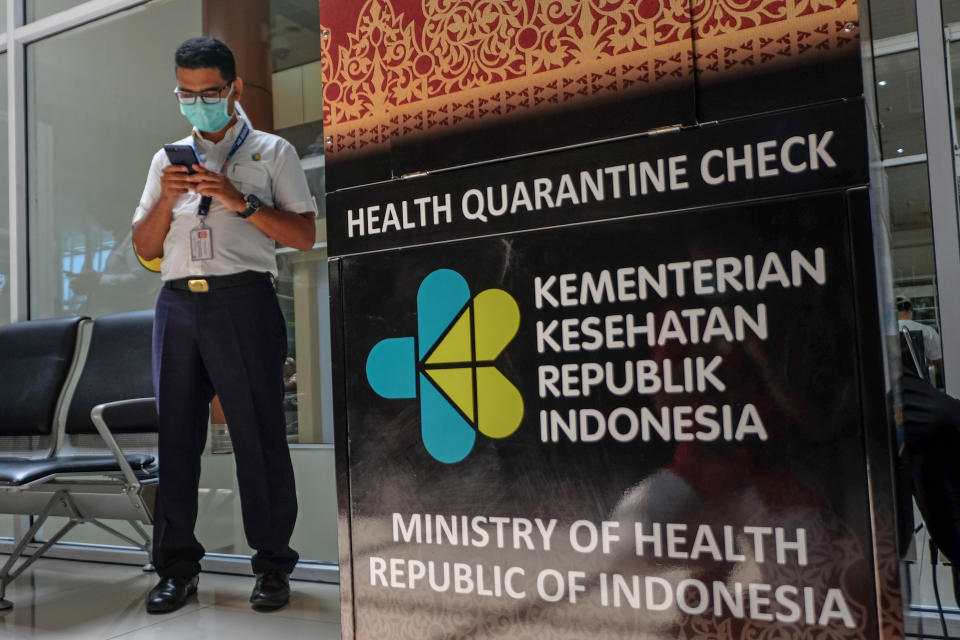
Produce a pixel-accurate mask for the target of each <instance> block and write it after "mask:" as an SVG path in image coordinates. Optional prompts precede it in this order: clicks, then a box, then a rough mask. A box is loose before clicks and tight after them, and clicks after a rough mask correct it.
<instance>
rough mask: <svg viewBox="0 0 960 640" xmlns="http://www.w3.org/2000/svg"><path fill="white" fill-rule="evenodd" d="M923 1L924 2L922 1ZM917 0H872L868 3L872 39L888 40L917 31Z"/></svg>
mask: <svg viewBox="0 0 960 640" xmlns="http://www.w3.org/2000/svg"><path fill="white" fill-rule="evenodd" d="M922 1H925V0H922ZM916 2H917V0H874V1H873V2H871V3H870V24H871V26H872V28H873V37H874V38H875V39H877V38H889V37H891V36H897V35H901V34H904V33H910V32H912V31H916V30H917V6H916Z"/></svg>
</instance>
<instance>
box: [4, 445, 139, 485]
mask: <svg viewBox="0 0 960 640" xmlns="http://www.w3.org/2000/svg"><path fill="white" fill-rule="evenodd" d="M124 457H125V458H126V460H127V463H128V464H129V465H130V467H131V468H132V469H133V470H134V471H135V472H136V471H140V472H143V471H145V470H146V469H148V468H149V467H150V466H152V465H153V463H154V461H155V458H154V457H153V456H150V455H146V454H143V453H134V454H126V455H125V456H124ZM81 473H96V474H98V475H100V474H103V473H117V474H119V473H121V470H120V465H119V464H117V460H116V458H114V457H113V456H55V457H53V458H7V457H0V491H2V490H3V489H5V488H10V487H14V488H20V487H24V486H27V485H30V484H32V483H34V482H48V481H51V480H54V476H60V475H74V474H81ZM141 477H147V476H141Z"/></svg>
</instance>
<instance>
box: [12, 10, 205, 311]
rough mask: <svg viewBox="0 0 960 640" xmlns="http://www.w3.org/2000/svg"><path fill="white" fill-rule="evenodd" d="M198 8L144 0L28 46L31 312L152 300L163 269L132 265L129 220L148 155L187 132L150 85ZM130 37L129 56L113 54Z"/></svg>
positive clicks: (163, 75)
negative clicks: (142, 3)
mask: <svg viewBox="0 0 960 640" xmlns="http://www.w3.org/2000/svg"><path fill="white" fill-rule="evenodd" d="M200 9H201V7H200V3H197V2H193V1H192V0H170V1H169V2H162V3H157V4H148V5H146V7H145V8H140V9H134V10H131V11H127V12H124V13H121V14H118V15H116V16H113V17H110V18H106V19H104V20H100V21H97V22H95V23H92V24H90V25H87V26H84V27H81V28H78V29H74V30H72V31H68V32H66V33H64V34H62V35H58V36H55V37H53V38H49V39H47V40H43V41H41V42H38V43H37V44H33V45H30V46H29V47H28V48H27V68H28V84H27V127H28V132H27V135H28V143H29V146H30V153H29V157H30V165H29V171H28V181H29V186H28V189H29V193H30V200H29V204H28V209H29V223H30V224H29V228H30V256H31V260H30V276H31V311H32V315H33V317H38V318H42V317H50V316H63V315H72V314H84V315H89V316H97V315H101V314H104V313H112V312H117V311H128V310H136V309H148V308H152V307H153V304H154V302H155V301H156V294H157V291H158V290H159V286H160V280H159V276H158V275H157V274H155V273H151V272H148V271H146V270H145V269H143V268H142V267H140V266H139V265H138V263H137V261H136V258H135V256H134V254H133V250H132V242H131V221H132V218H133V211H134V209H135V208H136V206H137V203H138V202H139V200H140V194H141V192H142V190H143V184H144V180H145V178H146V175H147V168H148V167H149V166H150V159H151V158H152V157H153V154H154V153H156V151H157V150H158V149H159V148H160V147H161V146H162V144H163V143H165V142H169V141H171V140H176V139H178V138H181V137H183V136H184V135H185V134H186V132H187V131H189V126H188V125H186V124H185V121H184V119H183V117H182V116H181V115H180V111H179V108H178V106H177V101H176V98H175V97H174V96H173V95H172V94H171V95H168V93H169V91H164V92H162V93H163V98H165V99H160V98H158V94H159V93H160V92H158V90H157V87H167V86H172V84H173V83H174V75H173V69H172V57H173V50H174V48H175V47H176V45H177V44H179V43H180V42H181V41H182V40H184V39H186V38H188V37H190V36H192V35H195V34H196V33H197V32H198V31H199V29H200V23H201V11H200ZM131 43H136V51H137V55H135V56H122V55H121V56H118V55H115V52H117V51H124V50H128V49H129V48H130V47H131ZM78 113H79V114H82V115H83V117H82V119H81V120H78V118H77V114H78ZM81 123H82V126H80V124H81Z"/></svg>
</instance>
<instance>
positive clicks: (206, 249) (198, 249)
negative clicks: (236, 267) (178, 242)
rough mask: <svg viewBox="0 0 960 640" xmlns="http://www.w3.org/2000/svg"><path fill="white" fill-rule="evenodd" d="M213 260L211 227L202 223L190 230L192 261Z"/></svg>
mask: <svg viewBox="0 0 960 640" xmlns="http://www.w3.org/2000/svg"><path fill="white" fill-rule="evenodd" d="M211 258H213V233H212V232H211V230H210V227H208V226H207V225H205V224H203V223H202V222H201V223H200V225H199V226H197V227H194V228H193V229H191V230H190V259H191V260H210V259H211Z"/></svg>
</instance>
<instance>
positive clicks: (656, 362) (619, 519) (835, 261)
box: [331, 123, 879, 640]
mask: <svg viewBox="0 0 960 640" xmlns="http://www.w3.org/2000/svg"><path fill="white" fill-rule="evenodd" d="M804 124H806V123H804ZM810 133H816V130H815V131H811V132H810ZM718 134H721V132H720V131H719V130H718ZM740 134H741V135H742V132H740ZM798 135H799V134H798ZM756 139H757V140H761V141H762V140H764V139H765V138H764V137H763V136H762V135H761V136H758V137H757V138H756ZM780 139H783V138H782V136H781V138H780ZM745 142H746V141H744V140H742V138H741V142H740V144H741V145H742V144H744V143H745ZM677 148H678V149H681V150H682V146H678V147H677ZM842 152H843V151H842V150H840V149H838V150H837V153H842ZM492 169H496V168H492ZM846 170H849V169H846ZM757 184H760V183H757ZM688 193H689V194H693V193H695V191H694V190H693V189H692V188H691V190H690V191H689V192H688ZM857 202H858V205H857V207H856V208H855V209H854V214H853V215H851V208H850V203H851V199H850V196H849V195H848V194H847V193H846V192H844V191H842V190H835V191H833V192H832V193H826V194H819V195H808V196H804V197H795V198H789V199H787V198H780V199H771V200H767V201H765V202H759V203H740V204H737V205H733V206H727V207H714V208H709V209H699V210H695V211H685V212H675V213H667V214H660V215H646V216H635V217H627V218H621V219H615V220H610V221H604V222H593V223H587V224H579V225H574V226H569V227H565V228H558V229H547V230H541V231H538V232H536V233H516V234H507V235H498V236H493V237H485V238H478V239H469V240H461V241H456V242H449V243H446V244H442V245H432V246H429V247H412V248H405V249H400V250H397V251H385V252H379V253H371V254H365V255H355V256H348V257H344V258H341V259H337V260H334V261H333V262H332V263H331V277H332V281H333V284H334V295H335V296H336V298H335V305H334V306H335V315H336V318H335V319H339V321H340V322H341V323H342V324H341V325H340V326H341V327H342V334H338V335H335V336H334V338H335V342H336V343H337V344H339V345H340V347H341V355H342V360H338V361H337V362H336V368H337V374H338V376H337V377H338V381H339V383H340V386H339V387H338V388H339V393H340V394H341V396H340V397H341V398H342V399H343V400H342V402H341V403H340V404H339V406H338V428H339V429H340V432H339V437H340V440H338V463H339V471H340V480H341V481H340V485H339V486H340V492H341V493H340V500H341V515H342V518H341V527H342V529H341V534H342V535H341V550H342V553H343V562H342V566H341V571H342V576H343V580H342V588H343V590H344V594H345V599H346V608H345V615H346V616H347V617H346V618H345V633H346V634H347V637H355V638H357V639H378V640H379V639H381V638H391V639H396V640H404V639H410V640H423V639H424V638H478V639H480V638H556V639H567V638H569V639H571V640H572V639H576V640H581V639H582V638H588V637H589V638H598V639H602V640H605V639H610V640H613V639H614V638H617V639H619V638H640V637H650V638H678V637H683V638H690V639H692V638H704V639H705V638H718V637H724V638H726V637H767V636H771V634H773V635H775V636H777V637H817V636H820V635H822V636H824V637H834V638H868V637H876V636H877V635H878V633H879V631H878V628H877V627H878V623H877V620H878V615H877V594H876V590H875V586H874V585H875V577H874V576H875V574H874V571H875V567H874V565H873V558H874V556H873V549H874V544H875V540H874V532H873V530H872V529H871V514H870V509H869V505H868V499H867V495H868V491H867V486H866V485H867V478H866V473H865V467H866V460H865V455H866V454H865V451H864V444H863V443H864V438H865V425H864V422H863V416H864V403H865V402H866V401H867V400H865V395H864V394H863V393H862V391H863V389H864V388H866V387H867V385H865V384H863V377H862V376H863V374H862V369H861V367H860V364H859V363H860V360H859V352H858V348H859V347H858V335H859V334H858V322H859V318H858V315H857V314H858V306H857V293H856V291H855V289H856V286H855V279H854V256H853V254H852V249H851V243H850V241H849V238H850V237H851V229H852V228H853V227H855V226H856V225H857V224H861V223H856V224H855V223H854V221H853V217H860V218H862V217H863V216H865V215H866V210H865V209H864V208H863V204H864V203H863V201H862V199H861V200H858V201H857ZM331 211H332V209H331ZM615 215H619V214H615ZM344 237H345V236H344ZM341 240H343V237H341ZM340 246H341V247H345V246H348V245H340ZM871 286H872V285H871ZM347 627H349V629H347Z"/></svg>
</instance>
